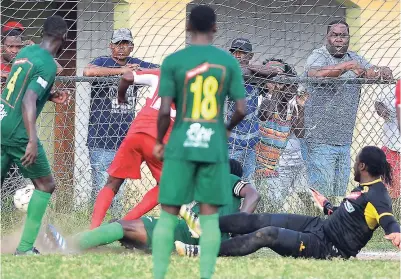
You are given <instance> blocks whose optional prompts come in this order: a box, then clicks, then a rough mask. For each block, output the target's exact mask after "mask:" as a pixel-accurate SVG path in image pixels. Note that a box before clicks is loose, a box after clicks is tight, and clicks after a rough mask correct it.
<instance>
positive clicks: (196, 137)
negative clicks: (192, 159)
mask: <svg viewBox="0 0 401 279" xmlns="http://www.w3.org/2000/svg"><path fill="white" fill-rule="evenodd" d="M213 134H214V131H213V129H211V128H205V127H203V126H202V125H201V124H200V123H193V124H191V126H189V129H188V131H187V139H186V140H185V142H184V147H200V148H209V142H210V139H211V137H212V135H213Z"/></svg>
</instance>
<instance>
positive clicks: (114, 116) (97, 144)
mask: <svg viewBox="0 0 401 279" xmlns="http://www.w3.org/2000/svg"><path fill="white" fill-rule="evenodd" d="M133 49H134V43H133V37H132V33H131V31H130V30H129V29H126V28H121V29H118V30H115V31H114V32H113V36H112V38H111V43H110V50H111V56H101V57H98V58H96V59H95V60H93V61H92V62H90V63H89V65H88V66H87V67H85V69H84V76H89V77H107V76H117V75H122V74H124V73H125V72H131V71H133V70H136V69H138V68H139V67H142V68H155V67H157V65H155V64H151V63H148V62H144V61H142V60H140V59H138V58H133V57H130V56H129V55H130V53H131V52H132V51H133ZM136 91H137V89H136V88H135V87H130V88H129V89H128V90H127V94H126V96H128V97H127V103H126V104H119V103H118V101H117V82H114V81H108V80H105V81H99V82H94V83H92V87H91V103H90V115H89V128H88V141H87V145H88V149H89V158H90V164H91V168H92V183H93V191H92V194H91V199H92V202H93V201H94V199H95V197H96V196H97V193H98V192H99V191H100V189H101V188H102V186H103V185H105V184H106V178H107V173H106V170H107V168H108V167H109V165H110V163H111V162H112V161H113V158H114V155H115V153H116V150H117V149H118V147H119V146H120V144H121V141H122V140H123V139H124V137H125V135H126V133H127V131H128V128H129V126H130V124H131V122H132V120H133V119H134V114H135V105H136ZM123 192H124V191H123V189H120V191H119V193H118V194H117V196H116V198H115V199H114V201H113V203H114V204H113V205H112V214H113V215H115V214H119V213H121V212H120V210H121V209H122V208H121V206H117V205H118V204H119V205H121V202H120V200H121V197H122V195H123Z"/></svg>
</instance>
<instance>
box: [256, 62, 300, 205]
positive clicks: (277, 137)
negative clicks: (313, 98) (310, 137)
mask: <svg viewBox="0 0 401 279" xmlns="http://www.w3.org/2000/svg"><path fill="white" fill-rule="evenodd" d="M264 64H265V67H266V68H269V69H271V72H272V73H274V75H285V76H289V77H296V72H295V70H294V69H293V68H292V67H291V66H290V65H288V64H287V63H285V62H284V61H282V60H281V59H270V60H267V61H265V62H264ZM273 70H274V71H273ZM297 86H298V85H297V84H295V83H291V82H288V83H279V82H272V81H268V82H267V83H266V85H265V88H266V89H267V90H268V97H267V98H265V99H264V100H263V101H262V104H261V105H260V109H259V119H260V121H261V122H260V125H259V132H260V141H259V142H258V144H257V145H256V172H255V180H257V182H255V184H256V185H257V186H258V188H259V190H260V191H261V193H266V191H267V193H268V194H267V195H268V201H267V203H268V205H269V206H270V207H271V208H269V210H273V211H276V210H278V209H279V208H281V207H282V206H283V202H284V199H285V198H286V196H287V195H288V193H289V188H290V186H291V185H287V182H288V179H285V181H284V180H282V181H280V177H279V172H278V166H279V165H278V163H279V159H280V156H281V155H282V153H283V150H284V149H285V148H286V145H287V142H288V138H289V136H290V134H291V130H292V128H293V126H295V123H297V122H298V121H296V120H295V119H296V117H294V110H297V104H296V103H297V96H296V94H297ZM269 96H270V97H269ZM281 182H283V183H281ZM284 184H286V185H284ZM262 188H263V189H262ZM265 210H266V208H265Z"/></svg>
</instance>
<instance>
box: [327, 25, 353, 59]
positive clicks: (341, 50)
mask: <svg viewBox="0 0 401 279" xmlns="http://www.w3.org/2000/svg"><path fill="white" fill-rule="evenodd" d="M349 39H350V36H349V25H348V23H346V22H345V21H344V20H334V21H332V22H330V23H329V24H328V25H327V34H326V48H327V50H328V52H329V53H330V54H331V55H332V56H334V57H338V58H341V57H343V56H344V55H345V54H346V53H347V51H348V47H349Z"/></svg>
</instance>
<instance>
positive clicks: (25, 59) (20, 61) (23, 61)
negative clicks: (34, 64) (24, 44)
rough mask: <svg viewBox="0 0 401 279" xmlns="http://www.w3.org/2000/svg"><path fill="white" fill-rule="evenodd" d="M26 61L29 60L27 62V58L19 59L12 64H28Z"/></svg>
mask: <svg viewBox="0 0 401 279" xmlns="http://www.w3.org/2000/svg"><path fill="white" fill-rule="evenodd" d="M28 61H29V60H28V59H27V58H21V59H17V60H15V61H14V64H15V65H18V64H24V63H26V62H28Z"/></svg>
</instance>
